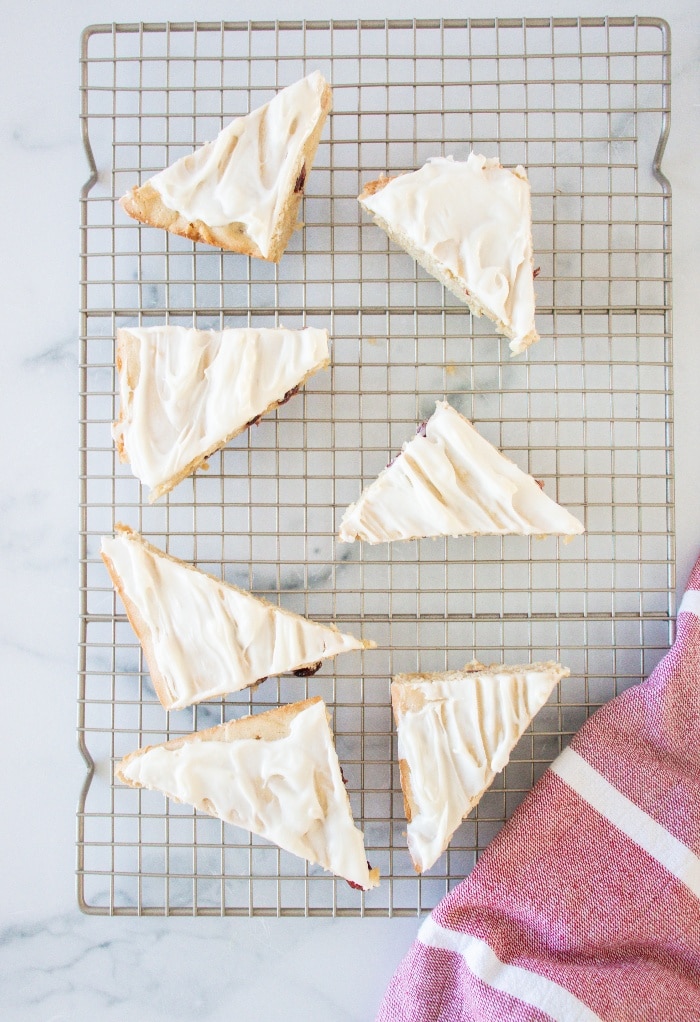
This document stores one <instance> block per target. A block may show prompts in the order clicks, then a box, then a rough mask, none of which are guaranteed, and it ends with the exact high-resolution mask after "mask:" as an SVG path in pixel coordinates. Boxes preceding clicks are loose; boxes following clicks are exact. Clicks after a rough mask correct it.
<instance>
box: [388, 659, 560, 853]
mask: <svg viewBox="0 0 700 1022" xmlns="http://www.w3.org/2000/svg"><path fill="white" fill-rule="evenodd" d="M568 676H569V670H568V668H566V667H562V666H561V664H555V663H552V662H549V663H543V664H527V665H526V666H518V667H506V666H505V665H497V664H494V665H492V666H491V667H484V666H483V665H482V664H479V663H476V662H474V663H472V664H468V665H467V667H465V669H464V670H463V671H447V672H446V673H444V674H398V675H396V676H395V677H394V678H393V680H392V683H391V702H392V706H393V710H394V720H395V721H396V728H397V731H398V736H399V750H398V751H399V768H400V773H401V787H402V789H403V796H404V810H405V812H406V819H407V820H408V829H407V836H408V848H409V851H410V853H411V858H412V859H413V864H414V866H415V869H416V872H417V873H422V872H424V871H425V870H426V869H430V867H431V866H432V865H433V863H434V862H435V860H436V859H437V858H438V857H439V856H440V855H441V854H442V852H443V851H444V850H445V849H446V848H447V845H448V844H449V841H450V838H451V837H452V835H453V834H454V832H455V830H456V829H457V827H458V826H459V824H460V823H461V822H462V819H463V818H464V817H466V816H468V814H469V813H470V812H471V810H472V809H473V808H474V806H475V805H476V804H477V802H478V801H479V799H480V798H481V796H482V795H483V794H484V792H485V791H486V789H487V788H488V787H489V786H490V784H491V783H492V781H493V779H494V777H495V776H496V774H497V773H498V772H499V770H502V769H503V767H504V766H505V765H506V763H507V762H508V760H509V758H510V754H511V751H512V749H513V747H514V746H515V744H516V743H517V741H518V739H519V738H520V736H521V735H522V733H523V732H524V730H525V728H526V727H527V726H528V724H529V723H530V721H531V720H532V718H533V717H534V716H535V714H536V713H537V712H538V710H540V709H541V708H542V707H543V706H544V704H545V703H546V702H547V699H548V698H549V696H550V693H551V692H552V690H553V689H554V687H555V685H556V684H557V682H558V681H559V680H560V679H561V678H567V677H568Z"/></svg>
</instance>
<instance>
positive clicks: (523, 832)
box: [378, 561, 700, 1022]
mask: <svg viewBox="0 0 700 1022" xmlns="http://www.w3.org/2000/svg"><path fill="white" fill-rule="evenodd" d="M552 1019H557V1020H559V1022H597V1020H602V1022H699V1020H700V561H698V564H697V565H696V566H695V569H694V571H693V574H692V576H691V578H690V582H689V584H688V591H687V592H686V594H685V597H684V599H683V602H682V603H681V606H680V609H679V613H678V624H677V638H676V642H675V645H674V646H673V648H672V649H671V650H670V651H669V652H668V653H667V654H666V656H665V657H664V659H663V660H662V661H661V663H660V664H659V665H658V667H657V668H656V669H655V670H654V672H653V673H652V674H651V676H650V677H649V678H648V679H647V680H646V681H645V682H643V683H642V684H641V685H636V686H634V688H630V689H628V690H627V691H626V692H623V693H622V694H621V695H619V696H618V697H617V698H616V699H613V700H612V702H610V703H608V704H607V706H604V707H603V708H602V709H601V710H599V711H598V712H597V713H596V714H595V715H594V716H593V717H591V718H590V720H588V721H587V722H586V724H585V725H584V726H583V728H582V729H581V731H579V733H578V734H577V735H576V737H575V738H574V740H573V741H572V743H571V745H570V747H569V748H568V749H566V750H565V751H564V752H563V753H562V754H561V755H560V756H559V758H558V759H557V760H555V762H554V763H553V764H552V767H551V769H549V770H548V771H547V772H546V774H545V775H544V776H543V777H542V778H541V780H540V781H538V783H537V784H536V785H535V787H534V788H533V790H532V791H531V792H530V794H529V795H528V796H527V798H526V799H525V801H524V802H523V804H522V805H521V806H520V808H519V809H518V810H517V811H516V812H515V813H514V815H513V817H512V819H511V820H510V821H509V822H508V823H507V824H506V826H505V827H504V828H503V830H502V831H501V833H500V835H499V836H498V837H497V838H496V839H495V840H494V841H493V843H492V844H491V845H490V846H489V848H488V849H487V850H486V851H485V852H484V854H483V855H482V856H481V858H480V859H479V862H478V863H477V865H476V867H475V869H474V870H473V872H472V873H471V874H470V876H469V877H468V878H467V879H466V880H464V881H463V882H462V883H461V884H460V885H459V886H458V887H456V888H455V889H454V890H453V891H451V893H450V894H449V895H448V896H447V897H446V898H444V899H443V901H442V902H441V903H440V904H439V905H438V906H437V908H435V910H434V911H433V913H432V915H431V916H430V917H429V918H428V919H427V920H426V921H425V922H424V924H423V925H422V927H421V929H420V931H419V933H418V939H417V940H416V941H415V943H414V945H413V947H412V948H411V950H410V952H409V954H408V955H407V956H406V958H405V959H404V960H403V962H402V963H401V965H400V967H399V969H398V971H397V972H396V974H395V976H394V978H393V979H392V981H391V984H390V986H389V988H388V990H387V992H386V994H385V997H384V1001H383V1003H382V1006H381V1008H380V1011H379V1015H378V1022H438V1020H440V1022H457V1020H459V1022H551V1020H552Z"/></svg>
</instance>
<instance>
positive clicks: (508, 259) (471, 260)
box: [359, 153, 539, 355]
mask: <svg viewBox="0 0 700 1022" xmlns="http://www.w3.org/2000/svg"><path fill="white" fill-rule="evenodd" d="M359 202H360V203H361V205H362V206H363V207H364V209H366V210H367V212H368V213H371V215H372V216H373V217H374V222H375V223H376V224H377V225H378V226H379V227H381V228H382V230H384V231H386V233H387V234H388V235H389V237H390V238H391V239H392V240H393V241H395V242H396V243H397V244H398V245H400V246H401V247H402V248H404V249H405V250H406V251H407V252H408V253H409V255H411V256H413V258H414V259H415V260H416V261H417V262H419V263H420V264H421V266H422V267H423V268H424V269H426V270H427V271H428V273H432V275H433V276H434V277H437V279H438V280H439V281H440V283H441V284H443V285H444V286H445V287H446V288H449V290H450V291H452V293H453V294H455V295H456V296H457V298H459V299H461V301H463V302H466V304H467V305H468V306H469V308H470V309H471V311H472V312H473V313H474V314H475V315H477V316H481V315H482V314H483V315H486V316H487V317H488V318H489V319H491V320H493V322H494V323H495V324H496V329H497V330H498V331H499V333H502V334H505V336H506V337H509V338H510V339H511V343H510V350H511V352H512V353H513V354H514V355H516V354H518V353H519V352H521V351H524V350H525V348H527V347H528V346H529V345H530V344H532V343H533V341H537V340H539V335H538V333H537V331H536V330H535V289H534V287H533V275H534V267H533V261H532V213H531V210H530V185H529V182H528V180H527V176H526V174H525V171H524V170H523V168H522V167H520V166H518V167H516V168H515V170H507V169H506V168H505V167H501V165H500V163H499V162H498V160H497V159H486V157H485V156H478V155H477V154H476V153H471V155H470V156H469V159H468V160H466V161H458V160H453V159H452V157H447V158H444V157H436V158H434V159H431V160H428V162H427V163H426V164H425V166H423V167H421V169H420V170H416V171H413V172H412V173H410V174H401V175H399V176H398V177H394V178H388V177H385V178H379V180H377V181H371V182H370V183H369V184H367V185H365V189H364V191H363V192H362V194H361V195H360V196H359Z"/></svg>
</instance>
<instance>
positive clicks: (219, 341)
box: [112, 326, 329, 502]
mask: <svg viewBox="0 0 700 1022" xmlns="http://www.w3.org/2000/svg"><path fill="white" fill-rule="evenodd" d="M328 363H329V356H328V331H327V330H317V329H315V328H312V327H307V328H306V329H304V330H286V329H285V328H284V327H276V328H272V327H263V328H260V329H254V328H252V327H242V328H234V329H228V330H195V329H193V328H189V329H188V328H187V327H182V326H152V327H126V328H123V329H121V330H119V332H118V335H117V370H118V373H119V397H120V411H119V419H118V420H117V422H115V423H114V427H113V430H112V433H113V436H114V440H115V442H116V445H117V451H118V453H119V457H120V459H121V460H122V461H128V462H130V464H131V470H132V472H133V473H134V475H135V476H136V477H137V479H140V480H141V482H142V483H144V484H146V485H147V486H149V487H150V488H151V491H152V492H151V494H150V497H149V499H150V501H151V502H153V501H154V500H156V499H157V498H158V497H161V496H162V495H163V494H164V493H167V492H168V491H169V490H171V489H172V488H173V486H175V485H176V484H177V483H179V482H180V480H182V479H184V478H185V477H186V476H188V475H190V474H191V473H192V472H194V471H195V470H196V469H197V468H198V467H199V466H200V465H201V464H202V463H203V462H204V461H205V460H206V459H207V458H208V457H209V455H210V454H212V453H213V452H214V451H216V450H218V448H220V447H223V446H224V444H226V443H228V441H229V440H231V439H232V438H233V437H235V436H237V435H238V434H239V433H241V432H242V431H243V430H244V429H246V428H247V427H248V426H250V425H251V424H252V423H253V422H256V421H257V420H258V419H259V418H260V417H261V416H263V415H265V413H266V412H269V411H271V410H272V409H274V408H276V407H277V406H278V405H280V404H283V403H284V402H285V401H286V400H287V399H288V398H289V397H291V396H292V394H294V393H295V392H296V390H297V389H298V388H299V387H301V386H302V385H303V384H304V383H305V382H306V381H307V380H308V378H309V377H310V376H312V375H313V374H314V373H315V372H317V370H319V369H323V368H324V367H325V366H327V365H328Z"/></svg>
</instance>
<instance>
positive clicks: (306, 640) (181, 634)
mask: <svg viewBox="0 0 700 1022" xmlns="http://www.w3.org/2000/svg"><path fill="white" fill-rule="evenodd" d="M102 551H103V553H105V554H106V555H107V557H108V558H109V559H110V561H111V562H112V564H113V565H114V568H115V570H116V572H117V573H118V575H119V576H120V578H121V582H122V585H123V587H124V594H125V596H126V598H127V599H129V600H130V601H131V602H132V603H133V604H134V605H135V607H136V608H137V610H138V613H139V614H140V616H141V618H142V619H143V622H144V623H145V625H146V627H147V629H148V632H149V635H150V645H151V648H152V651H153V657H154V660H155V663H154V664H153V665H152V670H155V671H157V673H158V674H159V675H160V676H161V677H162V679H163V684H164V685H165V687H166V689H167V694H168V699H167V701H166V700H161V701H162V702H163V705H164V706H166V708H167V709H180V708H182V707H184V706H189V705H191V704H192V703H198V702H200V701H201V700H202V699H212V698H214V697H215V696H222V695H225V694H226V693H227V692H237V691H238V690H239V689H242V688H245V687H246V686H247V685H252V684H254V683H255V682H256V681H259V680H260V679H261V678H266V677H268V675H272V674H282V673H283V672H285V671H293V670H296V669H297V668H300V667H304V666H309V665H311V664H315V663H317V662H318V661H319V660H325V659H327V658H328V657H333V656H336V655H337V654H338V653H342V652H344V651H346V650H351V649H363V648H364V646H365V644H364V643H363V642H362V641H360V640H359V639H355V638H354V637H353V636H351V635H345V634H343V633H342V632H339V631H337V629H335V628H332V627H330V626H327V625H321V624H318V623H317V622H315V621H309V620H307V619H306V618H304V617H300V616H299V615H298V614H292V613H291V612H290V611H286V610H283V609H281V608H280V607H277V606H274V605H273V604H271V603H267V602H265V601H264V600H259V599H257V598H256V597H254V596H252V595H251V594H250V593H248V592H245V591H244V590H242V589H237V588H235V587H234V586H231V585H227V584H226V583H222V582H219V581H218V579H215V578H212V577H211V576H210V575H206V574H204V572H201V571H198V570H197V569H196V568H194V567H192V566H191V565H189V564H185V563H184V562H182V561H176V560H172V559H170V558H168V557H166V556H165V555H164V554H162V553H161V551H159V550H157V549H156V548H155V547H151V546H150V544H149V545H146V544H145V543H143V542H141V541H140V540H139V539H138V538H132V537H131V536H130V535H128V534H121V535H118V536H116V537H114V538H111V537H107V536H105V537H103V539H102Z"/></svg>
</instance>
